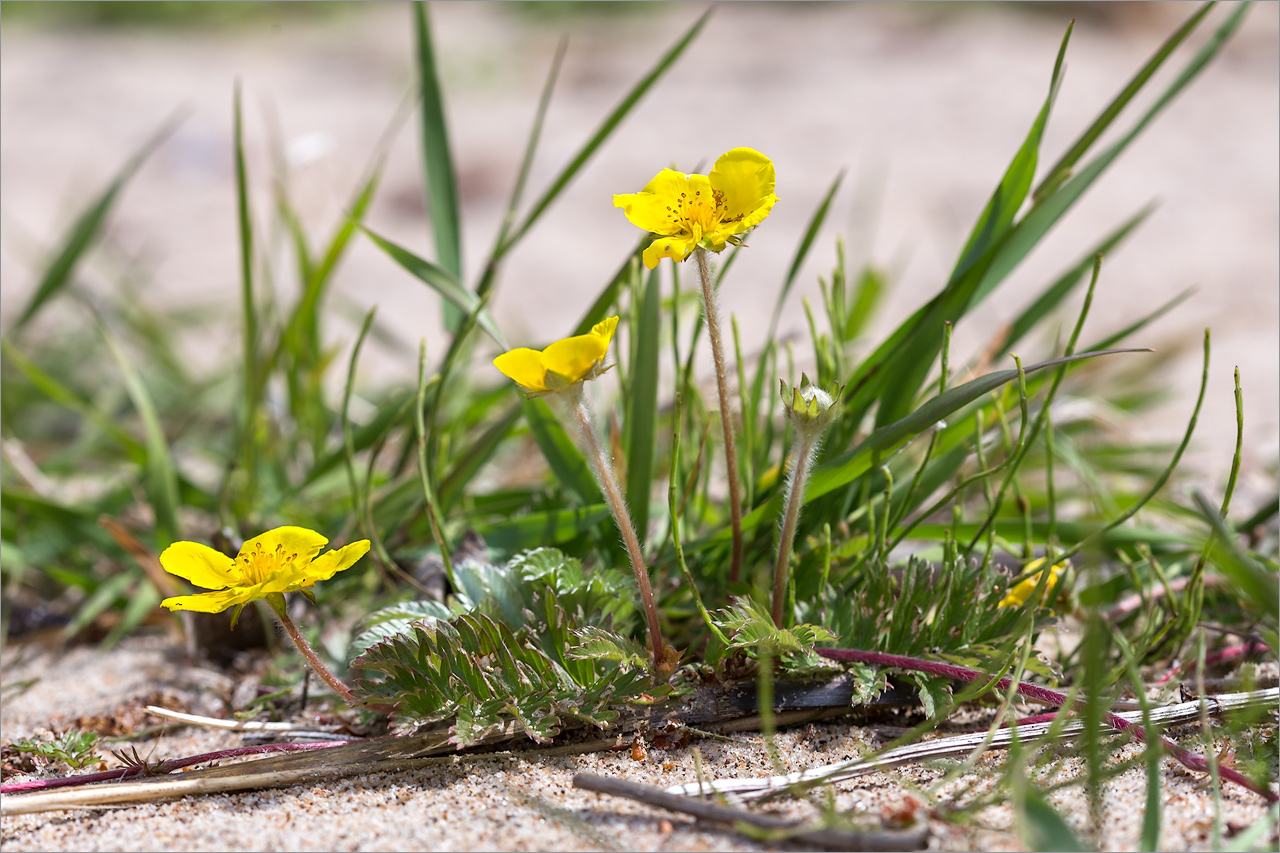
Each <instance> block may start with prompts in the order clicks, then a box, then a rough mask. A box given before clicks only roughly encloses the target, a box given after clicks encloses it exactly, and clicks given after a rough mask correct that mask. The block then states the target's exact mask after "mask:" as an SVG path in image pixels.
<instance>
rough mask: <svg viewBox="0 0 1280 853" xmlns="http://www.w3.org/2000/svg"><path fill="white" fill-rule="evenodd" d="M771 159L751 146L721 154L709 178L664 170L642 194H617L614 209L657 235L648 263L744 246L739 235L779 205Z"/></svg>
mask: <svg viewBox="0 0 1280 853" xmlns="http://www.w3.org/2000/svg"><path fill="white" fill-rule="evenodd" d="M773 187H774V171H773V161H772V160H770V159H769V158H768V157H766V156H764V155H763V154H761V153H760V152H759V151H756V150H754V149H752V148H735V149H733V150H732V151H728V152H726V153H724V154H722V155H721V156H720V159H719V160H717V161H716V164H715V166H713V167H712V169H711V174H710V175H686V174H684V173H682V172H677V171H675V170H674V169H663V170H662V171H661V172H659V173H658V174H657V176H656V177H655V178H654V179H653V180H652V181H650V182H649V183H648V185H647V186H645V188H644V189H643V190H641V191H640V192H638V193H631V194H629V195H615V196H614V197H613V206H614V207H620V208H622V209H623V212H624V213H626V215H627V219H629V220H631V224H633V225H636V226H639V227H640V228H643V229H644V230H646V231H652V232H653V233H654V234H657V235H658V239H656V240H654V241H653V242H652V243H650V244H649V247H648V248H647V249H645V250H644V265H645V266H646V267H648V268H649V269H653V268H654V267H656V266H657V265H658V261H660V260H662V259H663V258H671V259H672V260H674V261H683V260H684V259H685V258H686V257H688V256H689V254H690V253H691V252H692V251H693V250H694V249H695V248H696V247H698V246H702V247H703V248H705V249H710V250H711V251H713V252H719V251H722V250H723V249H724V247H725V245H726V244H733V245H735V246H736V245H741V236H740V235H742V234H745V233H746V232H747V231H749V230H751V229H752V228H754V227H755V226H757V225H759V224H760V223H761V222H762V221H763V220H764V218H765V217H766V216H768V215H769V211H770V210H772V209H773V206H774V204H776V203H777V201H778V197H777V196H776V195H774V194H773Z"/></svg>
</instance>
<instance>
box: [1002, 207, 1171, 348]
mask: <svg viewBox="0 0 1280 853" xmlns="http://www.w3.org/2000/svg"><path fill="white" fill-rule="evenodd" d="M1154 210H1155V207H1154V206H1153V205H1148V206H1146V207H1144V208H1142V210H1139V211H1138V212H1137V213H1135V214H1134V215H1133V216H1131V217H1130V218H1129V219H1128V220H1126V221H1125V222H1124V223H1123V224H1121V225H1120V227H1119V228H1117V229H1115V230H1114V231H1112V232H1111V233H1110V234H1108V235H1107V236H1106V237H1105V238H1104V239H1103V240H1102V241H1101V242H1100V243H1098V244H1097V245H1095V246H1094V247H1093V248H1092V249H1090V250H1089V251H1088V252H1086V253H1085V255H1084V257H1082V258H1081V259H1080V261H1079V262H1078V263H1077V264H1076V265H1075V266H1073V267H1072V268H1071V269H1069V270H1067V271H1066V272H1065V273H1063V274H1062V275H1061V276H1060V277H1059V278H1058V280H1057V281H1055V282H1054V283H1053V284H1051V285H1049V287H1047V288H1045V290H1044V292H1042V293H1041V294H1040V295H1039V296H1038V297H1036V300H1035V301H1034V302H1032V303H1031V304H1030V305H1028V306H1027V308H1026V310H1024V311H1023V312H1022V313H1021V314H1019V315H1018V316H1017V317H1016V318H1014V320H1013V322H1012V323H1010V324H1009V328H1008V331H1007V332H1006V333H1005V338H1004V340H1003V341H1002V342H1001V344H1000V345H999V347H993V351H995V352H1001V353H1007V352H1008V351H1009V350H1010V349H1011V348H1012V347H1013V346H1014V344H1016V343H1017V342H1018V341H1020V340H1022V338H1023V336H1025V335H1026V334H1027V333H1028V332H1030V331H1031V330H1032V329H1034V328H1036V327H1037V326H1038V325H1039V324H1040V322H1041V321H1042V320H1044V318H1045V317H1047V316H1049V314H1050V313H1052V312H1053V311H1054V310H1055V309H1056V308H1057V307H1058V306H1059V305H1061V304H1062V301H1063V300H1064V299H1066V298H1067V296H1069V295H1070V294H1071V292H1072V291H1073V290H1075V288H1076V286H1077V285H1079V284H1080V282H1082V281H1084V280H1085V274H1086V273H1087V272H1089V270H1090V269H1091V268H1092V267H1093V265H1094V261H1095V259H1096V258H1097V257H1098V256H1099V255H1102V256H1106V255H1107V254H1108V253H1110V252H1111V250H1112V249H1114V248H1115V247H1116V246H1118V245H1119V244H1120V243H1121V242H1122V241H1123V240H1124V239H1125V238H1126V237H1128V236H1129V234H1130V233H1131V232H1132V231H1133V230H1134V229H1135V228H1137V227H1138V226H1139V225H1141V224H1142V223H1143V222H1144V221H1145V220H1146V218H1147V217H1148V216H1150V215H1151V213H1152V211H1154ZM1133 331H1136V330H1133ZM1104 346H1110V344H1106V345H1104ZM1097 348H1098V349H1101V348H1103V347H1097Z"/></svg>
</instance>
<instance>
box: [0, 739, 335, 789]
mask: <svg viewBox="0 0 1280 853" xmlns="http://www.w3.org/2000/svg"><path fill="white" fill-rule="evenodd" d="M349 743H351V741H349V740H327V741H320V742H317V743H265V744H260V745H258V746H237V747H233V748H232V749H220V750H217V751H216V752H205V753H202V754H200V755H191V756H187V757H186V758H170V759H168V760H166V761H161V762H158V763H156V764H151V765H143V766H137V765H134V766H130V767H120V768H117V769H115V770H104V771H102V772H101V773H85V774H82V775H80V776H63V777H61V778H58V779H37V780H34V781H31V782H12V783H10V784H8V785H0V794H17V793H21V792H23V791H49V790H52V789H54V788H72V787H75V786H76V785H88V784H90V783H92V782H115V781H118V780H121V779H128V778H129V777H130V776H163V775H165V774H167V773H172V772H173V771H174V770H181V769H182V768H183V767H190V766H191V765H193V764H205V763H206V762H209V761H218V760H220V759H223V758H237V757H239V756H242V755H263V754H265V753H271V752H298V751H301V750H308V749H328V748H330V747H334V746H346V745H347V744H349Z"/></svg>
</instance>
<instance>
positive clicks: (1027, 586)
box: [999, 557, 1071, 607]
mask: <svg viewBox="0 0 1280 853" xmlns="http://www.w3.org/2000/svg"><path fill="white" fill-rule="evenodd" d="M1044 561H1045V558H1044V557H1037V558H1036V559H1034V560H1032V561H1031V562H1030V563H1027V567H1026V571H1028V572H1035V570H1036V569H1038V568H1040V567H1041V566H1043V565H1044ZM1070 565H1071V561H1070V560H1063V561H1062V562H1061V563H1055V564H1054V565H1053V566H1051V567H1050V568H1049V580H1047V581H1046V582H1045V585H1044V590H1043V591H1042V594H1041V596H1040V600H1041V601H1044V600H1045V599H1046V598H1048V597H1049V595H1050V594H1052V592H1053V588H1054V587H1055V586H1056V585H1057V583H1058V576H1059V575H1061V574H1062V573H1063V572H1064V571H1066V569H1067V568H1068V567H1069V566H1070ZM1040 574H1041V573H1040V572H1036V573H1035V574H1033V575H1032V576H1031V577H1029V578H1026V579H1024V580H1023V581H1021V582H1020V583H1019V584H1018V585H1017V586H1015V587H1014V588H1013V589H1011V590H1009V594H1008V595H1006V596H1005V597H1004V598H1002V599H1000V605H999V606H1000V607H1021V606H1022V605H1024V604H1026V603H1027V599H1028V598H1030V597H1031V594H1032V593H1033V592H1035V591H1036V586H1037V585H1038V584H1039V583H1040Z"/></svg>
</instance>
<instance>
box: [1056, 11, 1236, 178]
mask: <svg viewBox="0 0 1280 853" xmlns="http://www.w3.org/2000/svg"><path fill="white" fill-rule="evenodd" d="M1214 5H1215V4H1214V3H1205V4H1204V5H1202V6H1201V7H1200V9H1199V10H1198V11H1197V12H1196V13H1195V14H1194V15H1192V16H1191V18H1190V19H1188V20H1187V22H1186V23H1185V24H1183V25H1182V26H1181V27H1179V28H1178V30H1177V31H1176V32H1175V33H1174V34H1173V35H1171V36H1169V38H1168V39H1166V40H1165V42H1164V44H1162V45H1161V46H1160V49H1159V50H1157V51H1156V53H1155V55H1153V56H1152V57H1151V59H1149V60H1147V63H1146V64H1145V65H1143V66H1142V68H1141V69H1139V71H1138V73H1137V74H1135V75H1134V76H1133V79H1131V80H1130V81H1129V83H1128V84H1127V85H1126V86H1125V87H1124V88H1123V89H1122V90H1120V94H1118V95H1116V97H1115V98H1114V99H1112V101H1111V103H1110V104H1108V105H1107V107H1106V109H1104V110H1103V111H1102V113H1101V114H1100V115H1099V116H1098V117H1097V118H1096V119H1095V120H1094V122H1093V124H1091V125H1089V127H1088V129H1087V130H1085V132H1084V133H1082V134H1081V135H1080V138H1079V139H1077V140H1076V141H1075V142H1074V143H1073V144H1072V145H1071V147H1070V148H1068V149H1067V151H1066V153H1064V154H1063V155H1062V157H1060V158H1059V159H1058V162H1057V163H1054V164H1053V167H1052V168H1051V169H1049V171H1048V172H1046V173H1045V176H1044V178H1043V179H1042V180H1041V181H1040V185H1039V186H1038V187H1036V190H1035V193H1034V194H1033V195H1034V197H1035V198H1036V199H1040V198H1042V197H1043V196H1045V195H1047V194H1048V193H1049V192H1052V191H1053V189H1054V188H1055V187H1057V186H1058V185H1059V184H1061V183H1062V181H1063V180H1065V178H1066V177H1067V175H1069V174H1070V171H1071V169H1072V168H1074V167H1075V164H1076V163H1077V162H1079V160H1080V158H1081V157H1083V156H1084V155H1085V153H1086V152H1087V151H1088V150H1089V149H1090V148H1091V147H1092V146H1093V143H1095V142H1097V141H1098V137H1100V136H1101V135H1102V134H1103V132H1104V131H1106V129H1107V128H1108V127H1110V126H1111V123H1112V122H1113V121H1115V119H1116V117H1117V116H1118V115H1120V112H1121V111H1122V110H1123V109H1124V108H1125V107H1126V106H1127V105H1128V104H1129V102H1130V101H1132V100H1133V97H1134V95H1136V94H1138V92H1139V91H1141V89H1142V87H1143V86H1145V85H1146V84H1147V81H1148V80H1150V79H1151V77H1152V75H1154V74H1155V73H1156V71H1158V70H1159V69H1160V66H1161V65H1163V64H1164V62H1165V60H1166V59H1168V58H1169V55H1170V54H1172V53H1173V51H1174V50H1176V49H1177V47H1178V45H1180V44H1182V42H1183V41H1184V40H1185V39H1186V37H1187V36H1189V35H1190V34H1191V31H1192V30H1194V29H1195V28H1196V27H1197V26H1199V25H1200V22H1201V21H1202V20H1204V17H1205V15H1207V14H1209V10H1210V9H1212V8H1213V7H1214Z"/></svg>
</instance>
